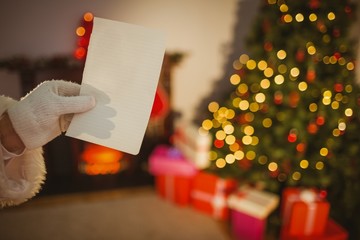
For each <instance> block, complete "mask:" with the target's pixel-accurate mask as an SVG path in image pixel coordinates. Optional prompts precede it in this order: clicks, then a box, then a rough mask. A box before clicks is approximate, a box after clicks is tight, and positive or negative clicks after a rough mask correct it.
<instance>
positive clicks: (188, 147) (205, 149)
mask: <svg viewBox="0 0 360 240" xmlns="http://www.w3.org/2000/svg"><path fill="white" fill-rule="evenodd" d="M172 141H173V144H174V146H175V147H176V148H178V149H179V150H180V151H181V152H182V153H183V154H184V156H185V157H186V158H187V159H188V160H190V161H191V162H193V163H194V164H195V165H196V167H197V168H198V169H204V168H206V167H208V166H209V164H210V161H209V151H210V147H211V145H210V144H211V137H210V135H209V134H200V133H199V127H196V126H195V125H194V124H191V123H185V122H179V123H177V124H176V126H175V130H174V134H173V136H172Z"/></svg>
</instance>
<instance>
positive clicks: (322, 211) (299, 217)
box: [282, 188, 330, 236]
mask: <svg viewBox="0 0 360 240" xmlns="http://www.w3.org/2000/svg"><path fill="white" fill-rule="evenodd" d="M282 201H283V203H282V220H283V228H285V229H286V231H287V233H288V234H289V235H291V236H319V235H321V234H323V233H324V230H325V227H326V223H327V222H328V217H329V210H330V204H329V202H327V201H326V200H325V199H324V198H322V197H321V195H320V194H319V192H318V191H317V190H315V189H301V188H287V189H285V190H284V191H283V197H282Z"/></svg>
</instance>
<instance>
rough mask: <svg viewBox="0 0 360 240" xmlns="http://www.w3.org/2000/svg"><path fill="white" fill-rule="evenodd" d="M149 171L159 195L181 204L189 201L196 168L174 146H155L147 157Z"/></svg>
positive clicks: (186, 203)
mask: <svg viewBox="0 0 360 240" xmlns="http://www.w3.org/2000/svg"><path fill="white" fill-rule="evenodd" d="M149 172H150V173H151V174H153V175H154V176H155V188H156V192H157V193H158V194H159V195H160V196H161V197H163V198H164V199H167V200H169V201H171V202H174V203H176V204H178V205H182V206H184V205H188V204H189V203H190V189H191V185H192V181H193V178H194V176H195V174H196V173H197V172H198V170H197V169H196V167H195V166H194V165H193V164H192V163H191V162H189V161H187V160H186V159H185V158H184V157H183V156H182V154H181V153H180V152H179V151H178V150H177V149H176V148H173V147H170V146H165V145H159V146H158V147H156V148H155V149H154V151H153V152H152V154H151V155H150V158H149Z"/></svg>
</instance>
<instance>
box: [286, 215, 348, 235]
mask: <svg viewBox="0 0 360 240" xmlns="http://www.w3.org/2000/svg"><path fill="white" fill-rule="evenodd" d="M348 237H349V234H348V232H347V231H346V230H345V229H344V228H343V227H341V226H340V225H338V224H337V223H336V222H335V221H333V220H332V219H329V220H328V221H327V224H326V227H325V231H324V233H323V234H322V235H320V236H316V237H314V236H291V235H290V234H289V232H288V231H287V229H285V228H284V229H282V230H281V238H280V239H281V240H314V239H316V240H347V239H348Z"/></svg>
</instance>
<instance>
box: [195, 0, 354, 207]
mask: <svg viewBox="0 0 360 240" xmlns="http://www.w3.org/2000/svg"><path fill="white" fill-rule="evenodd" d="M261 11H262V12H261V13H260V14H259V18H258V20H257V21H256V22H255V27H254V31H252V32H251V34H250V36H249V39H248V42H249V43H251V44H249V45H248V52H249V54H241V55H240V56H239V58H238V59H235V60H234V61H233V64H232V66H233V73H232V75H231V76H230V78H229V82H230V83H231V84H232V86H233V89H234V90H233V92H232V93H231V94H229V96H228V99H227V100H226V101H224V102H218V101H213V102H211V103H210V104H209V105H208V110H209V117H208V118H207V119H205V120H204V121H203V122H202V125H201V128H202V131H206V132H208V133H209V134H211V135H212V136H213V149H212V151H211V160H210V162H211V165H210V168H209V171H213V172H215V173H218V174H220V175H223V176H232V177H234V176H235V177H237V178H239V179H241V180H243V181H247V182H252V183H255V184H256V183H258V182H262V183H264V186H266V188H267V189H268V190H270V191H274V192H276V191H281V188H282V187H283V186H307V187H318V188H321V189H324V191H325V192H326V194H327V196H328V197H329V198H332V200H333V201H345V200H344V199H339V198H336V197H335V196H336V194H337V195H338V196H339V195H344V196H345V195H346V194H348V195H347V196H351V195H350V193H348V192H346V193H345V191H350V190H355V189H354V187H353V186H350V185H346V186H345V184H349V183H350V182H351V181H355V182H360V177H359V176H360V170H359V169H360V163H359V156H360V137H359V136H358V134H357V133H358V132H360V120H359V119H360V117H359V114H360V109H359V108H360V107H359V103H360V100H359V96H360V89H359V87H358V85H357V84H356V82H355V71H354V70H355V56H354V53H355V52H356V51H354V49H352V48H353V45H352V43H351V41H350V39H349V37H348V36H347V32H348V31H347V28H348V27H349V26H350V23H351V22H352V20H353V19H354V18H353V17H354V11H353V2H351V1H347V0H345V1H344V0H332V1H320V0H307V1H286V0H267V1H265V5H264V6H263V7H262V8H261ZM230 113H231V114H230ZM354 133H356V134H354ZM236 163H237V164H236ZM340 176H344V178H349V179H352V180H351V181H350V180H349V181H345V182H344V179H343V178H341V177H340ZM355 179H356V180H355ZM340 185H341V186H340ZM328 189H329V191H328ZM333 189H335V190H336V191H339V192H337V193H336V192H333V191H330V190H333ZM341 191H344V192H341ZM340 192H341V193H340ZM358 195H360V191H359V192H358ZM344 205H346V204H345V202H341V203H339V206H344ZM335 210H336V209H335ZM335 210H334V211H335ZM342 210H343V209H340V210H339V212H341V211H342ZM349 212H351V211H350V210H349Z"/></svg>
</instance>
